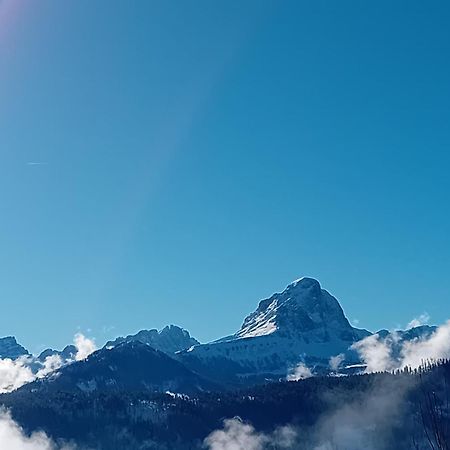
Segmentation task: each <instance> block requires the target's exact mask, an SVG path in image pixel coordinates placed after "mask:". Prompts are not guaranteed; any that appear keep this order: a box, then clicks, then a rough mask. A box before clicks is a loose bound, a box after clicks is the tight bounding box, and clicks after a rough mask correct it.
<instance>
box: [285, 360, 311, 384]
mask: <svg viewBox="0 0 450 450" xmlns="http://www.w3.org/2000/svg"><path fill="white" fill-rule="evenodd" d="M312 376H313V373H312V372H311V369H310V368H309V367H307V366H305V364H303V363H298V364H297V365H296V366H295V367H294V369H292V370H291V372H290V373H288V375H287V377H286V380H288V381H298V380H304V379H305V378H310V377H312Z"/></svg>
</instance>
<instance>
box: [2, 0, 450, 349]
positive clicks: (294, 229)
mask: <svg viewBox="0 0 450 450" xmlns="http://www.w3.org/2000/svg"><path fill="white" fill-rule="evenodd" d="M369 3H370V4H369ZM449 23H450V4H449V2H448V1H436V2H423V1H396V2H392V1H377V2H360V1H356V0H355V1H340V2H335V1H327V2H325V1H317V2H316V1H315V2H310V1H308V2H306V1H305V2H303V1H298V0H296V1H273V2H268V1H263V0H257V1H256V0H255V1H242V0H239V1H234V0H231V1H210V0H207V1H203V0H195V1H173V2H167V1H166V0H164V1H147V0H141V1H133V2H130V1H119V0H117V1H113V0H107V1H106V0H105V1H102V0H67V1H64V2H63V1H60V0H40V1H39V2H32V1H24V0H0V156H1V159H0V302H1V306H2V313H1V314H0V335H2V336H3V335H9V334H14V335H16V336H17V338H18V340H19V341H20V342H22V343H23V344H24V345H26V346H27V347H28V348H29V349H30V350H32V351H36V350H38V349H41V348H42V347H44V346H53V347H61V346H63V345H64V344H66V343H68V342H70V341H71V339H72V336H73V334H74V333H75V332H77V331H78V330H79V329H80V330H81V331H83V332H85V333H86V334H87V335H89V336H95V337H96V338H97V341H98V342H99V343H102V342H104V341H105V340H106V339H108V338H111V337H113V336H116V335H121V334H128V333H131V332H135V331H137V330H139V329H141V328H154V327H156V328H160V327H162V326H164V325H165V324H168V323H175V324H178V325H180V326H183V327H185V328H187V329H188V330H190V331H191V333H192V334H193V335H194V336H195V337H197V338H198V339H200V340H201V341H207V340H210V339H213V338H218V337H221V336H223V335H226V334H229V333H231V332H233V331H235V330H236V329H237V328H238V327H239V326H240V324H241V322H242V320H243V318H244V316H245V315H246V314H248V313H249V312H250V311H252V310H253V309H254V308H255V307H256V304H257V302H258V300H259V299H261V298H263V297H265V296H268V295H270V294H271V293H272V292H274V291H280V290H281V289H283V288H284V286H285V285H286V284H287V283H289V282H290V281H292V280H293V279H295V278H298V277H300V276H303V275H308V276H313V277H316V278H318V279H319V280H320V281H321V284H322V286H323V287H325V288H327V289H328V290H329V291H330V292H331V293H333V294H334V295H335V296H336V297H338V299H339V300H340V301H341V304H342V306H343V307H344V309H345V312H346V314H347V316H348V317H349V318H350V319H352V320H355V319H356V320H359V325H360V326H363V327H366V328H368V329H371V330H377V329H379V328H382V327H386V328H390V327H395V326H398V325H402V326H404V325H405V324H406V323H407V322H408V321H409V320H411V319H412V318H413V317H414V316H417V315H419V314H421V313H423V312H425V311H426V312H428V313H429V314H430V316H431V321H432V322H434V323H441V322H443V321H444V320H445V319H447V318H448V317H449V316H450V314H449V299H450V280H449V273H450V232H449V230H450V209H449V194H450V176H449V168H450V114H449V112H450V111H449V110H450V58H449V55H450V27H449Z"/></svg>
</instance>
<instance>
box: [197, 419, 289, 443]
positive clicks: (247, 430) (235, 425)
mask: <svg viewBox="0 0 450 450" xmlns="http://www.w3.org/2000/svg"><path fill="white" fill-rule="evenodd" d="M296 437H297V432H296V431H295V429H294V428H292V427H289V426H286V427H280V428H277V429H276V430H275V431H274V432H273V433H271V434H266V433H259V432H257V431H256V430H255V428H254V427H253V426H252V425H251V424H249V423H245V422H243V421H242V420H241V419H240V418H239V417H235V418H233V419H226V420H224V423H223V428H222V429H220V430H215V431H213V432H212V433H211V434H210V435H209V436H208V437H207V438H206V439H205V441H204V444H205V446H206V447H207V448H208V449H209V450H264V449H268V448H279V449H291V448H292V446H293V445H294V442H295V440H296Z"/></svg>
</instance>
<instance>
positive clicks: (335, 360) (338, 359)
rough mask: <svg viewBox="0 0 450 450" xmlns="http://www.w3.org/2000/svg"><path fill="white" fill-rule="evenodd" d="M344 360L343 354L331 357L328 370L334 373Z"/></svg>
mask: <svg viewBox="0 0 450 450" xmlns="http://www.w3.org/2000/svg"><path fill="white" fill-rule="evenodd" d="M344 359H345V355H344V354H343V353H339V355H336V356H332V357H331V358H330V361H329V363H328V364H329V366H330V369H331V370H334V371H336V370H338V369H339V367H340V365H341V364H342V362H343V361H344Z"/></svg>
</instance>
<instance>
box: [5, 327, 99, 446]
mask: <svg viewBox="0 0 450 450" xmlns="http://www.w3.org/2000/svg"><path fill="white" fill-rule="evenodd" d="M74 345H75V347H76V348H77V353H76V355H75V358H74V359H66V360H63V359H62V357H61V356H60V355H59V354H55V355H50V356H47V358H45V361H43V362H42V361H39V360H38V359H37V358H35V357H33V356H30V355H25V356H21V357H19V358H17V359H14V360H13V359H10V358H4V359H0V394H4V393H7V392H12V391H15V390H16V389H19V388H20V387H22V386H23V385H25V384H27V383H30V382H32V381H34V380H36V379H37V378H45V377H46V376H48V375H51V374H52V373H53V372H55V371H56V370H58V369H60V368H61V367H63V366H66V365H68V364H71V363H73V362H75V361H82V360H83V359H86V358H87V357H88V356H89V355H90V354H91V353H93V352H94V351H95V350H96V349H97V347H96V345H95V341H94V340H92V339H89V338H87V337H85V336H84V335H82V334H81V333H78V334H76V335H75V336H74ZM0 448H3V447H0Z"/></svg>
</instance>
